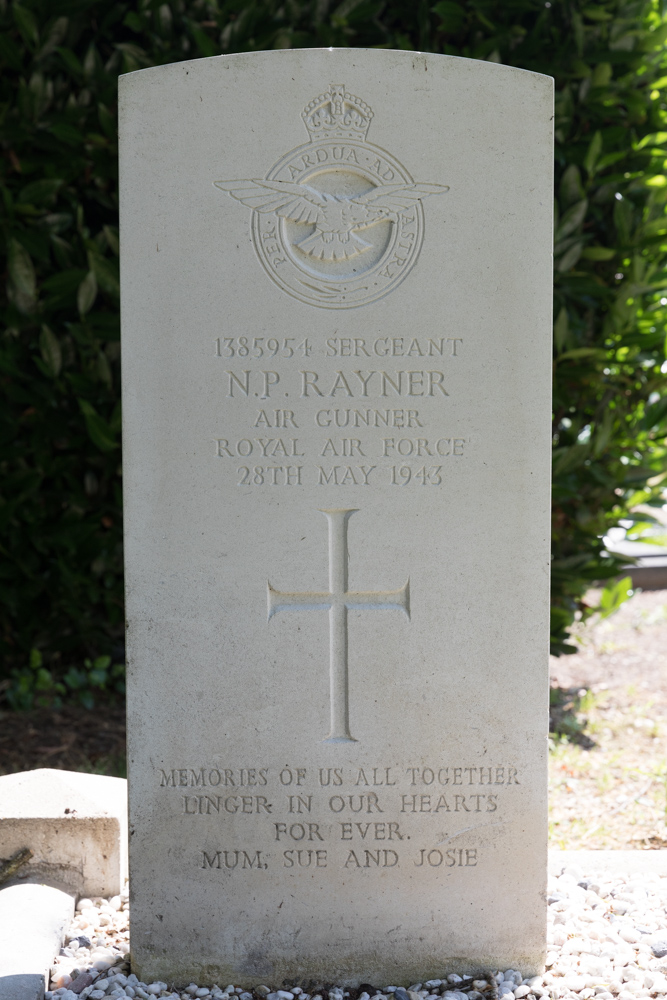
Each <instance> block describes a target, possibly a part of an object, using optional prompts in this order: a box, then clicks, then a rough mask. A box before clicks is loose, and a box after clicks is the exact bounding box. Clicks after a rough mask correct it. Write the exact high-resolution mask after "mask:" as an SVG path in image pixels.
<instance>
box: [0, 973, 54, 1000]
mask: <svg viewBox="0 0 667 1000" xmlns="http://www.w3.org/2000/svg"><path fill="white" fill-rule="evenodd" d="M43 996H44V976H38V975H34V974H33V975H31V974H30V973H27V972H26V973H24V974H23V975H19V976H0V1000H42V998H43Z"/></svg>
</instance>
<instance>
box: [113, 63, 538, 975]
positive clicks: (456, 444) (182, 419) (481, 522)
mask: <svg viewBox="0 0 667 1000" xmlns="http://www.w3.org/2000/svg"><path fill="white" fill-rule="evenodd" d="M551 119H552V90H551V80H549V79H548V78H546V77H542V76H539V75H536V74H534V73H527V72H523V71H521V70H516V69H512V68H508V67H505V66H499V65H496V64H491V63H486V62H476V61H472V60H466V59H456V58H452V57H446V56H437V55H425V54H420V53H412V52H390V51H381V50H353V49H349V50H331V49H327V50H294V51H292V50H290V51H287V50H283V51H276V52H263V53H251V54H241V55H232V56H224V57H219V58H212V59H201V60H197V61H194V62H185V63H179V64H176V65H171V66H161V67H156V68H153V69H148V70H141V71H140V72H137V73H132V74H129V75H127V76H125V77H123V78H121V86H120V121H121V256H122V284H123V366H124V372H123V379H124V383H123V391H124V420H125V428H124V433H125V438H124V440H125V453H124V475H125V487H126V490H125V517H126V563H127V621H128V626H127V648H128V673H129V680H128V721H129V725H128V731H129V778H130V810H131V816H130V831H131V836H130V862H131V881H132V898H133V904H132V905H133V910H132V941H131V947H132V961H133V967H134V968H135V970H136V971H138V972H139V974H140V975H141V977H142V978H144V979H146V978H147V977H150V979H158V978H159V979H163V980H167V981H170V982H172V981H174V982H176V983H178V984H180V983H187V982H190V981H192V980H195V981H197V982H200V983H201V982H211V983H212V982H218V983H222V984H224V983H225V982H234V983H239V984H246V985H252V984H257V983H258V982H266V983H267V984H268V985H272V986H280V985H281V984H282V983H283V982H284V981H287V982H291V983H296V982H304V983H305V982H307V981H311V982H312V981H313V980H317V981H318V982H321V983H326V982H331V981H335V982H339V983H348V984H358V983H360V982H371V983H376V984H384V983H388V982H391V981H392V980H393V981H396V982H406V981H411V980H414V979H419V980H423V979H424V978H426V979H428V978H430V977H433V976H440V977H441V976H442V975H443V974H445V973H446V972H448V971H454V970H456V971H461V970H464V969H467V970H470V971H472V972H474V971H478V970H483V969H485V968H486V969H488V968H489V967H494V966H495V967H497V966H502V967H503V968H506V967H508V966H512V967H515V968H521V969H522V970H525V973H526V974H527V973H529V972H531V971H533V970H534V971H537V970H538V969H539V968H540V967H541V965H542V963H543V960H544V952H545V901H544V890H545V882H546V733H547V708H546V705H547V700H546V693H547V625H546V622H547V616H548V554H549V549H548V537H549V454H550V431H549V419H550V288H551V263H550V249H551V210H550V205H551V159H552V154H551V127H552V121H551ZM499 918H500V919H499Z"/></svg>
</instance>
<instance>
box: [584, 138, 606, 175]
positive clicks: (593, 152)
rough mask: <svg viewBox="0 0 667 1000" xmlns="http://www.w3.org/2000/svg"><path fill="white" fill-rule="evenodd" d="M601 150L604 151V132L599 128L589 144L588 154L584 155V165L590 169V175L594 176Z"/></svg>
mask: <svg viewBox="0 0 667 1000" xmlns="http://www.w3.org/2000/svg"><path fill="white" fill-rule="evenodd" d="M601 152H602V133H601V132H600V130H599V129H598V131H597V132H596V133H595V134H594V136H593V138H592V139H591V141H590V143H589V146H588V150H587V152H586V156H585V157H584V166H585V167H586V170H587V171H588V176H589V177H592V176H593V174H594V173H595V166H596V164H597V162H598V159H599V157H600V153H601Z"/></svg>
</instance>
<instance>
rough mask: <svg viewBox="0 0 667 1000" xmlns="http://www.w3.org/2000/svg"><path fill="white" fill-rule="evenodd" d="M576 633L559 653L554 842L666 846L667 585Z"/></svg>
mask: <svg viewBox="0 0 667 1000" xmlns="http://www.w3.org/2000/svg"><path fill="white" fill-rule="evenodd" d="M591 600H594V595H591ZM575 638H576V642H577V645H578V647H579V651H578V652H577V653H576V654H574V655H572V656H563V657H559V658H555V657H552V659H551V685H552V690H551V700H552V709H551V718H552V725H551V728H552V739H551V753H550V760H549V769H550V782H549V802H550V809H549V812H550V845H551V846H552V847H560V848H564V849H568V850H577V849H603V848H604V849H617V850H620V849H632V848H643V849H651V848H663V847H667V824H666V819H667V745H666V743H665V736H666V735H667V590H659V591H647V592H644V593H641V592H640V593H637V594H635V595H634V596H633V597H632V598H630V600H629V601H627V602H626V603H625V604H624V605H622V606H621V608H620V609H619V611H618V612H616V614H615V615H613V616H612V617H610V618H608V619H605V620H602V621H600V620H598V621H593V620H591V621H590V622H589V623H588V624H587V625H585V626H583V627H580V628H579V630H578V632H577V634H576V636H575Z"/></svg>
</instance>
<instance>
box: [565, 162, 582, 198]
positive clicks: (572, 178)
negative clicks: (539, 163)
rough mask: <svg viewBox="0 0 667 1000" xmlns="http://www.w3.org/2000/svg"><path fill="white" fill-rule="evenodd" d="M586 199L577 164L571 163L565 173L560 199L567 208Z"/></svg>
mask: <svg viewBox="0 0 667 1000" xmlns="http://www.w3.org/2000/svg"><path fill="white" fill-rule="evenodd" d="M585 197H586V195H585V192H584V187H583V184H582V183H581V173H580V171H579V167H578V166H577V165H576V164H575V163H570V164H569V165H568V166H567V167H566V168H565V170H564V171H563V177H562V179H561V182H560V198H561V201H562V202H563V205H564V206H565V208H569V207H570V205H574V203H575V202H581V201H582V200H583V199H584V198H585Z"/></svg>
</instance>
